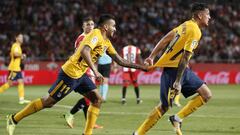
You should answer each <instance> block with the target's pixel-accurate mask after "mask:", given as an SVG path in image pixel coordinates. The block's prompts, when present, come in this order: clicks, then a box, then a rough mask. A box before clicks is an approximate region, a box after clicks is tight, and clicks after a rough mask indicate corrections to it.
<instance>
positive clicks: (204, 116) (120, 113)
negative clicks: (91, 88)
mask: <svg viewBox="0 0 240 135" xmlns="http://www.w3.org/2000/svg"><path fill="white" fill-rule="evenodd" d="M55 106H56V107H60V108H68V109H71V108H72V106H68V105H55ZM100 113H101V114H112V115H148V114H149V113H147V112H146V113H138V112H135V113H132V112H130V113H129V112H100ZM166 116H170V114H166ZM190 117H198V118H226V119H229V118H232V119H235V118H236V119H240V117H239V116H238V117H237V116H236V117H234V116H216V115H194V114H193V115H191V116H190Z"/></svg>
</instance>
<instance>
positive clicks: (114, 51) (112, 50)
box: [107, 43, 117, 54]
mask: <svg viewBox="0 0 240 135" xmlns="http://www.w3.org/2000/svg"><path fill="white" fill-rule="evenodd" d="M107 53H108V54H117V51H116V50H115V48H114V47H113V45H112V44H111V43H109V46H108V49H107Z"/></svg>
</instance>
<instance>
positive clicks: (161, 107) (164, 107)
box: [160, 104, 169, 115]
mask: <svg viewBox="0 0 240 135" xmlns="http://www.w3.org/2000/svg"><path fill="white" fill-rule="evenodd" d="M168 109H169V107H168V106H166V105H163V104H162V105H160V111H161V114H162V115H163V114H165V113H166V112H167V111H168Z"/></svg>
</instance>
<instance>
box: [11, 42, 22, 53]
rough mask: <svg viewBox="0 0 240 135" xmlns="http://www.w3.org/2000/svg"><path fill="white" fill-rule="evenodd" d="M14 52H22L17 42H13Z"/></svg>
mask: <svg viewBox="0 0 240 135" xmlns="http://www.w3.org/2000/svg"><path fill="white" fill-rule="evenodd" d="M12 53H13V54H14V53H21V49H20V48H19V47H18V46H17V45H16V44H13V46H12Z"/></svg>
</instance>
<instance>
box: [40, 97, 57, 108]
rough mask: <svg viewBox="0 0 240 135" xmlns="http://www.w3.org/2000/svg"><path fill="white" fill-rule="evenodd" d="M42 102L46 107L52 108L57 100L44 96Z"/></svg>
mask: <svg viewBox="0 0 240 135" xmlns="http://www.w3.org/2000/svg"><path fill="white" fill-rule="evenodd" d="M42 104H43V107H44V108H51V107H53V106H54V105H55V104H56V101H55V100H53V99H50V98H49V97H48V98H42Z"/></svg>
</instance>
